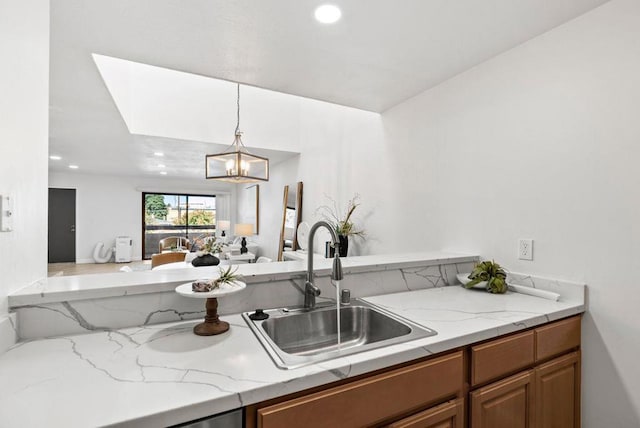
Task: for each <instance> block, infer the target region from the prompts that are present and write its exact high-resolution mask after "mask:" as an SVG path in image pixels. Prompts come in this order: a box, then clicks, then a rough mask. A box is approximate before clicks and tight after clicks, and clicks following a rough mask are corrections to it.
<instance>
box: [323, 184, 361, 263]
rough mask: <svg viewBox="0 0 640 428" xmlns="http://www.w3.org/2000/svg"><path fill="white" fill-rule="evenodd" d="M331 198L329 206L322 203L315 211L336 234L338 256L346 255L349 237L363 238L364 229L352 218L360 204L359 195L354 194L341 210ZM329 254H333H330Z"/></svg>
mask: <svg viewBox="0 0 640 428" xmlns="http://www.w3.org/2000/svg"><path fill="white" fill-rule="evenodd" d="M327 198H328V199H330V200H331V206H329V205H322V206H321V207H319V208H318V209H317V210H316V212H318V211H319V212H320V213H321V215H322V217H323V218H324V220H326V221H327V222H328V223H329V224H331V225H332V226H333V228H334V230H335V231H336V234H337V235H338V240H339V241H340V252H339V254H340V257H346V256H347V252H348V250H349V237H350V236H358V237H361V238H363V237H364V236H365V231H364V230H363V229H360V228H358V227H357V226H356V225H355V223H354V220H353V213H354V211H355V210H356V208H358V207H359V206H360V195H358V194H356V195H354V196H353V198H351V199H350V200H349V202H348V203H347V208H346V210H344V211H342V210H340V209H339V208H338V205H337V204H336V202H335V201H334V200H333V199H331V198H329V197H327ZM330 256H333V255H332V254H330Z"/></svg>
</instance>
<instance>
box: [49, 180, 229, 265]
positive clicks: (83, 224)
mask: <svg viewBox="0 0 640 428" xmlns="http://www.w3.org/2000/svg"><path fill="white" fill-rule="evenodd" d="M49 187H52V188H53V187H59V188H69V189H76V261H77V262H78V263H93V262H94V261H93V249H94V247H95V245H96V243H97V242H104V244H105V246H106V247H110V246H113V245H114V242H115V237H116V236H131V237H132V238H133V243H134V244H133V259H134V260H140V259H141V258H142V242H141V239H142V192H159V193H171V192H175V193H202V194H215V193H217V192H226V193H229V194H230V195H231V196H232V197H233V194H234V193H235V192H234V191H233V187H232V186H231V185H227V184H224V183H215V182H212V181H206V180H204V179H203V180H202V182H198V181H196V182H194V181H192V180H177V179H172V178H168V177H159V178H149V177H146V178H145V177H122V176H105V175H94V174H83V173H78V172H69V173H50V174H49ZM233 203H234V204H235V201H234V202H233Z"/></svg>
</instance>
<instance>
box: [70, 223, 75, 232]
mask: <svg viewBox="0 0 640 428" xmlns="http://www.w3.org/2000/svg"><path fill="white" fill-rule="evenodd" d="M75 231H76V225H75V224H72V225H71V232H75Z"/></svg>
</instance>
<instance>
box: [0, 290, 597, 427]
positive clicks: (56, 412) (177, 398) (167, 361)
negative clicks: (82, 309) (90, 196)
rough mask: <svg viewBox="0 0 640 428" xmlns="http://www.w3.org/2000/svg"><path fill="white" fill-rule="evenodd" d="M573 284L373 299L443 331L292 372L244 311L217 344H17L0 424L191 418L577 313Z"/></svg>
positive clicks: (147, 422)
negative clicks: (546, 293)
mask: <svg viewBox="0 0 640 428" xmlns="http://www.w3.org/2000/svg"><path fill="white" fill-rule="evenodd" d="M571 287H574V290H573V291H572V292H571V293H568V294H566V295H564V294H563V296H562V297H561V299H560V301H557V302H556V301H551V300H545V299H542V298H538V297H532V296H527V295H523V294H518V293H512V292H508V293H507V294H504V295H492V294H489V293H487V292H485V291H483V290H466V289H464V288H462V287H458V286H448V287H439V288H432V289H427V290H420V291H410V292H403V293H396V294H387V295H382V296H376V297H370V298H367V299H365V300H368V301H370V302H372V303H374V304H377V305H379V306H383V307H385V308H386V309H388V310H391V311H393V312H395V313H397V314H399V315H401V316H403V317H405V318H408V319H411V320H413V321H415V322H417V323H420V324H423V325H425V326H427V327H430V328H432V329H434V330H436V331H437V332H438V334H437V335H436V336H432V337H428V338H425V339H420V340H416V341H413V342H409V343H404V344H398V345H393V346H390V347H386V348H382V349H377V350H373V351H369V352H364V353H360V354H356V355H350V356H348V357H342V358H338V359H335V360H332V361H327V362H322V363H317V364H313V365H310V366H306V367H302V368H299V369H295V370H281V369H278V368H277V367H276V366H275V364H274V363H273V361H272V360H271V359H270V358H269V356H268V355H267V353H266V352H265V351H264V349H263V348H262V347H261V345H260V343H259V342H258V340H257V339H256V338H255V336H254V335H253V333H252V332H251V330H250V329H249V328H248V326H247V325H246V324H245V322H244V321H243V320H242V318H241V316H240V315H231V316H226V317H224V320H225V321H227V322H229V323H230V324H231V329H230V330H229V332H227V333H225V334H222V335H220V336H212V337H200V336H195V335H194V334H193V333H192V331H191V329H192V328H193V326H194V324H195V323H196V321H183V322H176V323H168V324H158V325H153V326H147V327H135V328H126V329H121V330H113V331H105V332H96V333H89V334H84V335H77V336H65V337H58V338H51V339H42V340H36V341H32V342H21V343H18V344H17V345H15V346H14V347H13V348H11V349H10V350H9V351H7V352H6V353H4V354H2V355H0V379H2V396H1V398H0V426H48V427H58V426H60V427H62V426H64V427H74V426H78V427H87V426H101V425H110V424H122V425H125V426H135V427H147V426H148V427H156V426H166V425H171V424H176V423H181V422H186V421H189V420H194V419H198V418H201V417H205V416H208V415H213V414H216V413H220V412H224V411H226V410H231V409H234V408H238V407H242V406H245V405H248V404H252V403H256V402H259V401H263V400H266V399H269V398H273V397H277V396H281V395H285V394H289V393H292V392H296V391H300V390H304V389H307V388H310V387H314V386H318V385H322V384H326V383H330V382H334V381H337V380H340V379H344V378H347V377H352V376H357V375H360V374H363V373H366V372H370V371H373V370H377V369H380V368H384V367H389V366H392V365H395V364H399V363H402V362H406V361H410V360H413V359H416V358H421V357H424V356H427V355H432V354H436V353H439V352H443V351H447V350H450V349H453V348H456V347H459V346H463V345H467V344H470V343H474V342H478V341H481V340H485V339H489V338H492V337H496V336H499V335H503V334H507V333H511V332H514V331H518V330H522V329H525V328H528V327H532V326H535V325H539V324H543V323H546V322H549V321H553V320H556V319H560V318H564V317H567V316H571V315H575V314H578V313H581V312H583V311H584V309H585V306H584V286H582V285H577V284H576V285H571ZM576 290H577V291H576Z"/></svg>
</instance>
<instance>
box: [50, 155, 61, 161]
mask: <svg viewBox="0 0 640 428" xmlns="http://www.w3.org/2000/svg"><path fill="white" fill-rule="evenodd" d="M49 159H51V160H60V159H62V158H61V157H60V156H56V155H51V156H49Z"/></svg>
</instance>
